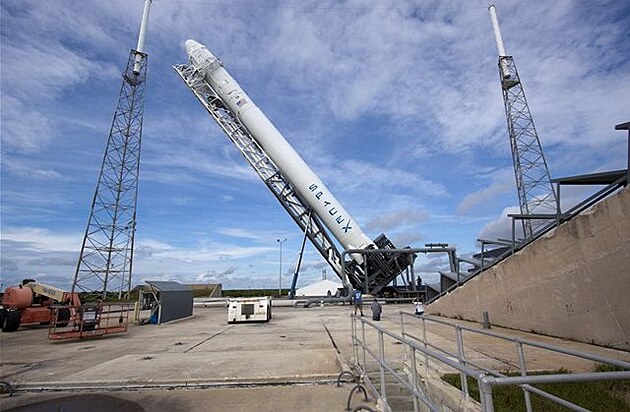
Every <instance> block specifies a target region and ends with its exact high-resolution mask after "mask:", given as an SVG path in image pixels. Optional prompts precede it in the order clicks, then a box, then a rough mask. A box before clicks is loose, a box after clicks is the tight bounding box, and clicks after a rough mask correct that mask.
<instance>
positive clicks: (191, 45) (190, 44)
mask: <svg viewBox="0 0 630 412" xmlns="http://www.w3.org/2000/svg"><path fill="white" fill-rule="evenodd" d="M184 47H185V48H186V53H188V54H190V52H192V51H193V50H195V49H198V48H200V47H202V46H201V44H199V43H197V42H196V41H194V40H193V39H188V40H186V41H185V42H184Z"/></svg>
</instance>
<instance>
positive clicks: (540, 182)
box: [488, 4, 556, 238]
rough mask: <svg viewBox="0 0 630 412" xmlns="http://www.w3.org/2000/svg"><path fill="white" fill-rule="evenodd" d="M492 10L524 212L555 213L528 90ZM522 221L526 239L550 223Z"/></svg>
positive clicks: (502, 86) (554, 203)
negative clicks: (524, 85) (528, 100)
mask: <svg viewBox="0 0 630 412" xmlns="http://www.w3.org/2000/svg"><path fill="white" fill-rule="evenodd" d="M488 11H489V13H490V19H491V20H492V27H493V29H494V37H495V40H496V43H497V50H498V52H499V64H498V66H499V76H500V81H501V90H502V92H503V102H504V105H505V115H506V117H507V126H508V134H509V136H510V148H511V150H512V160H513V162H514V175H515V177H516V188H517V190H518V200H519V206H520V209H521V214H524V215H533V214H555V213H556V194H555V191H554V190H553V186H552V184H551V178H550V176H549V169H548V167H547V162H546V160H545V156H544V155H543V149H542V145H541V144H540V139H539V138H538V133H537V132H536V128H535V126H534V119H533V118H532V114H531V112H530V110H529V105H528V104H527V99H526V98H525V90H524V89H523V85H522V83H521V80H520V77H519V75H518V71H517V70H516V64H515V63H514V59H513V58H512V56H508V55H507V53H506V52H505V46H504V45H503V38H502V36H501V29H500V28H499V21H498V19H497V12H496V9H495V6H494V4H491V5H490V6H488ZM522 223H523V233H524V235H525V237H526V238H529V237H531V236H532V235H533V234H534V233H535V232H536V230H537V229H539V228H540V227H542V226H544V225H545V223H546V222H545V220H540V219H534V220H523V221H522Z"/></svg>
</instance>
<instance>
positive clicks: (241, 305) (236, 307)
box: [228, 296, 271, 323]
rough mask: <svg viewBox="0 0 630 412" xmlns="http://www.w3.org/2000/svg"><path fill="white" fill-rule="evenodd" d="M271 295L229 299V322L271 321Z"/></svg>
mask: <svg viewBox="0 0 630 412" xmlns="http://www.w3.org/2000/svg"><path fill="white" fill-rule="evenodd" d="M269 319H271V297H269V296H263V297H256V298H236V299H228V323H237V322H269Z"/></svg>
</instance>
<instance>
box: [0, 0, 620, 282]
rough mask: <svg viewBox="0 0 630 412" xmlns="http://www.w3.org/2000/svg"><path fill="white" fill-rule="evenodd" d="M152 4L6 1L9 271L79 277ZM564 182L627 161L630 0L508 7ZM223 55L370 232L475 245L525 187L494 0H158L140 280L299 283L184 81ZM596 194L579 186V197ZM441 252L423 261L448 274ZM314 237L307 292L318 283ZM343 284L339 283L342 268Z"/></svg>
mask: <svg viewBox="0 0 630 412" xmlns="http://www.w3.org/2000/svg"><path fill="white" fill-rule="evenodd" d="M143 3H144V2H143V1H142V0H111V1H106V2H104V1H100V0H83V1H76V0H75V1H71V0H65V1H64V0H49V1H39V0H31V1H29V0H2V1H1V2H0V7H1V13H2V14H1V19H2V25H1V29H0V31H1V47H2V49H1V60H0V61H1V70H2V72H1V74H2V76H1V77H2V78H1V86H2V94H1V102H0V103H1V121H2V124H1V134H2V147H1V168H2V169H1V196H2V197H1V206H2V212H1V213H2V214H1V237H2V246H1V247H2V249H1V268H0V276H1V281H2V283H3V284H4V286H5V287H6V286H7V285H9V284H13V283H16V282H18V281H19V280H20V279H22V278H24V277H33V278H37V279H39V280H40V281H42V282H47V283H52V284H55V285H58V286H60V287H65V288H69V287H70V285H71V282H72V278H73V275H74V270H75V266H76V262H77V260H78V254H79V250H80V245H81V241H82V236H83V232H84V230H85V225H86V222H87V218H88V212H89V204H90V201H91V199H92V195H93V193H94V188H95V184H96V180H97V177H98V171H99V168H100V163H101V160H102V156H103V151H104V148H105V142H106V138H107V134H108V132H109V128H110V125H111V118H112V115H113V111H114V108H115V104H116V101H117V99H118V91H119V88H120V83H121V81H120V74H121V72H122V70H123V69H124V65H125V63H126V60H127V56H128V53H129V49H130V48H132V47H135V44H136V41H137V34H138V29H139V22H140V17H141V14H142V8H143ZM496 4H497V12H498V16H499V21H500V23H501V28H502V31H503V37H504V41H505V45H506V49H507V52H508V53H509V54H512V55H513V56H514V59H515V61H516V64H517V67H518V70H519V73H520V75H521V78H522V80H523V85H524V88H525V92H526V94H527V98H528V100H529V104H530V108H531V110H532V113H533V115H534V120H535V122H536V127H537V130H538V132H539V135H540V138H541V140H542V143H543V147H544V150H545V154H546V158H547V162H548V164H549V169H550V172H551V175H552V177H560V176H568V175H573V174H582V173H590V172H595V171H601V170H609V169H621V168H624V167H625V164H626V153H627V151H626V150H627V149H626V144H627V139H626V136H625V134H623V133H622V132H616V131H614V125H615V124H618V123H622V122H626V121H628V120H630V118H629V117H630V110H629V109H630V99H629V98H628V96H630V58H629V56H630V42H629V41H628V27H630V3H629V2H627V1H566V0H565V1H563V0H559V1H554V2H545V1H536V2H519V1H516V0H505V1H497V2H496ZM188 38H193V39H196V40H197V41H199V42H200V43H203V44H205V45H206V46H207V47H208V48H209V49H210V50H212V51H213V52H214V53H215V54H216V55H217V56H219V58H220V59H221V60H222V61H223V63H224V65H225V67H226V68H227V69H228V71H229V72H230V73H231V74H232V76H233V77H234V78H236V79H237V81H239V83H240V84H241V86H242V87H243V88H244V89H245V91H246V92H247V93H248V94H249V95H250V97H252V99H253V100H254V101H255V102H256V104H257V105H258V106H259V107H260V108H261V109H262V110H263V112H265V114H266V115H267V116H268V117H269V118H270V119H271V120H272V121H273V122H274V124H275V125H276V126H277V128H278V129H279V130H280V131H281V132H282V133H283V134H284V136H285V137H286V139H287V140H288V141H289V142H290V143H291V144H292V145H293V146H294V148H295V149H296V150H297V151H298V153H300V154H301V155H302V157H303V158H304V159H305V160H306V162H307V163H308V164H309V165H310V166H311V168H312V169H313V170H314V171H315V172H316V173H317V174H318V175H319V176H320V177H321V178H322V180H323V181H324V182H325V183H326V185H327V186H328V188H329V189H330V190H331V191H332V193H333V194H334V195H335V196H336V197H337V199H338V200H339V201H340V202H341V203H342V204H343V205H344V207H345V208H346V209H347V211H348V212H349V213H350V214H352V216H353V217H354V219H355V220H356V221H357V222H359V224H360V225H361V226H362V228H363V230H364V231H365V232H366V233H367V234H368V236H370V237H371V238H375V237H376V236H378V235H379V234H380V233H382V232H384V233H386V234H387V235H388V237H389V238H390V239H392V240H393V241H394V243H395V244H396V245H398V246H401V247H402V246H407V245H409V246H415V247H420V246H423V245H424V243H427V242H446V243H451V244H453V245H456V246H457V248H458V253H459V254H461V255H466V254H471V253H474V252H476V251H477V250H478V245H477V244H476V243H475V239H477V238H478V237H480V236H483V237H493V236H494V237H496V236H507V233H509V230H510V229H509V225H508V222H507V219H506V218H505V215H506V213H507V212H508V211H514V210H516V209H515V207H516V205H517V197H516V189H515V184H514V176H513V169H512V160H511V155H510V152H509V142H508V137H507V133H506V121H505V115H504V111H503V101H502V97H501V91H500V87H499V81H498V73H497V67H496V64H497V52H496V46H495V43H494V37H493V32H492V27H491V24H490V18H489V16H488V11H487V3H486V2H483V1H476V0H475V1H468V2H459V1H454V0H442V1H403V0H382V1H358V0H357V1H308V0H307V1H302V0H300V1H297V0H296V1H282V2H278V1H255V0H235V1H218V0H217V1H214V0H212V1H210V0H208V1H206V0H189V1H185V0H154V3H153V7H152V10H151V16H150V22H149V29H148V37H147V43H146V51H147V52H148V54H149V71H148V84H147V97H146V106H145V118H144V133H143V145H142V150H143V152H142V164H141V171H140V188H139V200H138V211H137V214H138V227H137V233H136V254H135V261H134V281H133V283H134V284H137V283H141V282H142V281H143V280H146V279H151V280H177V281H180V282H184V283H188V282H190V283H202V282H221V283H223V285H224V288H240V287H277V286H278V271H279V247H278V243H277V242H276V239H277V238H287V239H288V240H287V241H286V243H284V247H283V258H284V259H283V272H284V274H283V285H284V286H285V287H286V286H288V284H289V283H290V278H291V275H290V273H291V272H292V270H293V266H294V263H295V261H296V258H297V253H298V249H299V246H300V243H301V233H300V231H299V229H298V228H297V226H295V224H294V223H293V222H292V221H291V220H290V218H289V216H288V215H286V214H285V212H284V210H283V209H282V208H281V206H280V205H279V204H278V203H277V201H276V200H275V198H274V197H273V196H272V195H271V193H270V192H269V191H268V189H267V188H266V187H265V186H264V184H263V183H262V182H261V181H260V180H259V179H258V177H257V176H256V175H255V173H254V172H253V170H251V169H250V168H249V166H248V165H247V164H246V163H245V161H244V159H242V158H241V156H240V154H239V153H238V151H237V150H236V148H235V147H233V146H232V144H231V143H230V142H229V141H228V140H227V138H226V137H225V136H224V135H223V134H222V132H221V131H220V129H219V128H218V126H216V124H214V122H213V121H212V120H211V118H210V117H209V116H208V115H207V114H206V113H205V111H204V110H203V109H202V107H201V106H200V105H199V103H198V102H197V101H196V100H195V99H194V97H193V95H192V93H191V92H190V91H189V90H188V89H187V88H186V87H185V86H184V85H183V83H182V82H181V80H180V79H179V77H178V76H177V74H176V73H175V71H174V70H173V69H172V67H171V66H172V65H173V64H178V63H186V62H187V56H186V54H185V51H184V48H183V42H184V41H185V40H186V39H188ZM584 190H586V189H576V190H567V191H566V193H564V194H563V196H564V197H565V200H566V201H567V202H571V201H574V199H576V198H578V197H580V196H582V195H583V194H584ZM445 263H446V262H445V260H444V258H442V257H439V256H428V257H424V256H421V257H420V258H419V259H418V261H417V263H416V272H418V273H420V274H421V275H422V276H423V277H424V278H425V279H428V280H431V279H434V278H435V275H434V274H433V273H434V272H435V271H436V270H437V269H440V268H443V267H444V265H445ZM325 266H326V265H325V264H324V262H323V260H322V259H321V258H320V257H319V255H318V254H317V253H316V251H315V250H314V248H313V247H312V246H310V245H308V246H307V249H306V254H305V260H304V265H303V271H302V274H301V277H300V282H299V284H300V285H303V284H307V283H310V282H312V281H314V280H318V279H320V278H321V273H322V270H323V268H325ZM328 275H329V278H331V277H332V278H334V275H333V274H332V271H331V270H330V269H328Z"/></svg>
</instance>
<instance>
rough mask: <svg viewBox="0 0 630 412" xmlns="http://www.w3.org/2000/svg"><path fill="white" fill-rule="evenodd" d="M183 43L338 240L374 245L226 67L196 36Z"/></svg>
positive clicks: (194, 62)
mask: <svg viewBox="0 0 630 412" xmlns="http://www.w3.org/2000/svg"><path fill="white" fill-rule="evenodd" d="M185 47H186V52H187V54H188V58H189V59H190V63H191V65H192V66H193V67H194V68H195V70H197V71H198V72H199V73H200V74H202V75H203V76H204V78H205V80H206V82H207V83H208V84H209V85H210V86H211V87H212V89H213V90H214V91H215V92H216V93H217V94H218V96H219V97H220V98H221V99H222V100H223V102H224V103H225V104H226V105H227V106H228V108H229V110H230V111H231V112H232V113H233V114H234V115H235V117H236V118H237V119H239V121H240V122H241V123H242V124H243V126H245V128H247V130H248V131H249V133H250V134H251V135H252V137H253V138H254V139H255V140H256V141H257V142H258V144H259V145H260V146H261V147H262V149H263V150H264V151H265V152H266V154H267V156H269V158H270V159H271V160H272V161H273V163H274V164H275V165H276V167H277V168H278V169H279V170H280V171H281V172H282V173H283V175H284V177H285V178H286V179H287V180H288V181H289V182H290V183H291V184H292V185H293V188H294V189H295V191H296V192H297V193H298V194H299V196H300V198H301V199H302V201H304V202H305V203H306V204H307V205H309V206H310V207H311V208H312V210H313V212H314V213H315V214H316V215H317V216H318V217H319V218H320V219H321V221H322V223H323V224H324V225H325V226H326V227H327V228H328V229H329V230H330V231H331V233H332V235H333V236H334V237H335V238H336V239H337V240H338V241H339V243H340V244H341V245H342V246H343V247H344V248H345V249H365V248H367V247H370V246H374V243H373V242H372V241H371V240H370V238H369V237H367V236H366V235H365V233H363V231H362V230H361V228H360V227H359V225H358V224H357V222H356V221H355V220H354V219H353V218H352V216H350V214H349V213H348V212H347V211H346V210H345V209H344V207H343V206H342V205H341V204H340V203H339V201H338V200H337V199H335V197H334V196H333V195H332V193H331V192H330V190H328V189H327V188H326V186H325V185H324V183H323V182H322V181H321V179H320V178H319V177H318V176H317V175H316V174H315V173H314V172H313V170H311V168H310V167H309V166H308V165H307V164H306V162H305V161H304V160H303V159H302V158H301V157H300V155H299V154H298V153H297V152H296V151H295V150H294V149H293V147H292V146H291V145H290V144H289V142H287V141H286V139H285V138H284V137H283V136H282V134H281V133H280V132H279V131H278V129H276V127H275V126H274V125H273V123H271V121H270V120H269V119H268V118H267V116H265V114H264V113H263V112H262V111H261V110H260V109H259V108H258V106H256V104H254V102H253V101H252V99H251V98H250V97H249V96H248V95H247V94H246V93H245V91H243V89H242V88H241V86H239V84H238V83H237V82H236V80H234V78H232V76H230V74H229V73H228V72H227V70H225V68H224V67H223V64H222V63H221V62H220V60H219V59H218V58H217V57H215V56H214V55H213V54H212V53H211V52H210V50H208V49H207V48H206V47H205V46H204V45H202V44H200V43H198V42H196V41H195V40H186V42H185ZM353 259H354V260H356V261H357V262H358V263H362V261H363V259H362V258H361V256H360V255H353Z"/></svg>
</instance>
